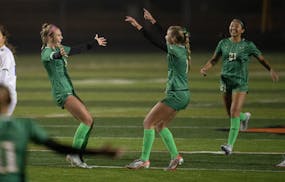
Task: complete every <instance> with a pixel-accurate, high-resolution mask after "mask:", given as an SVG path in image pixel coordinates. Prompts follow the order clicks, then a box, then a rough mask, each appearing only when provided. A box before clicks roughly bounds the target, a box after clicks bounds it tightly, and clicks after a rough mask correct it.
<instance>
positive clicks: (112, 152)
mask: <svg viewBox="0 0 285 182" xmlns="http://www.w3.org/2000/svg"><path fill="white" fill-rule="evenodd" d="M44 145H45V146H46V147H48V148H49V149H51V150H54V151H56V152H58V153H62V154H89V155H105V156H109V157H112V158H115V157H119V156H120V155H121V154H122V151H121V150H120V149H116V148H111V147H108V146H106V147H102V148H99V149H85V150H80V149H76V148H73V147H70V146H67V145H63V144H60V143H58V142H56V141H55V140H52V139H49V140H47V141H46V142H45V143H44Z"/></svg>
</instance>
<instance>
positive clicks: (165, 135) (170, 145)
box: [159, 128, 178, 159]
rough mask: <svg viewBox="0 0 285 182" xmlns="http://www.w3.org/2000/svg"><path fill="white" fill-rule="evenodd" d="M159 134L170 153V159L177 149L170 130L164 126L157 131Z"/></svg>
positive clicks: (173, 157)
mask: <svg viewBox="0 0 285 182" xmlns="http://www.w3.org/2000/svg"><path fill="white" fill-rule="evenodd" d="M159 135H160V137H161V139H162V141H163V143H164V145H165V146H166V148H167V150H168V152H169V153H170V156H171V159H175V158H176V157H177V155H178V151H177V147H176V144H175V141H174V138H173V135H172V133H171V131H170V130H169V129H168V128H164V129H162V130H161V131H160V132H159Z"/></svg>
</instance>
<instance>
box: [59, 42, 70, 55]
mask: <svg viewBox="0 0 285 182" xmlns="http://www.w3.org/2000/svg"><path fill="white" fill-rule="evenodd" d="M58 47H59V50H60V54H61V55H62V56H63V57H66V58H67V57H68V55H67V53H66V52H65V50H64V47H63V46H62V45H61V44H59V45H58Z"/></svg>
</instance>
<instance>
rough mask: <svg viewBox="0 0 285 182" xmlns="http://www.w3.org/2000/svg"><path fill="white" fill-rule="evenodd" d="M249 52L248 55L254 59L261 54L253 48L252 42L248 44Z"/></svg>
mask: <svg viewBox="0 0 285 182" xmlns="http://www.w3.org/2000/svg"><path fill="white" fill-rule="evenodd" d="M249 51H250V52H249V55H250V56H254V57H258V56H260V55H261V54H262V53H261V51H260V50H259V49H258V48H257V47H256V46H255V44H254V43H253V42H250V43H249Z"/></svg>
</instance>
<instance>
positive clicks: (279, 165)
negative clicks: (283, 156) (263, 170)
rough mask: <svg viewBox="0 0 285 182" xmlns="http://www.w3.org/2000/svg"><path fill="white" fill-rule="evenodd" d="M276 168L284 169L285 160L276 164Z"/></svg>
mask: <svg viewBox="0 0 285 182" xmlns="http://www.w3.org/2000/svg"><path fill="white" fill-rule="evenodd" d="M276 167H285V160H284V161H282V162H281V163H280V164H277V165H276Z"/></svg>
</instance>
